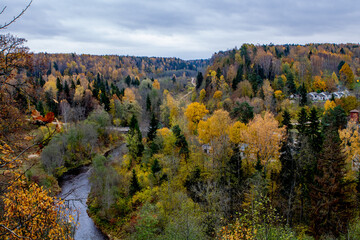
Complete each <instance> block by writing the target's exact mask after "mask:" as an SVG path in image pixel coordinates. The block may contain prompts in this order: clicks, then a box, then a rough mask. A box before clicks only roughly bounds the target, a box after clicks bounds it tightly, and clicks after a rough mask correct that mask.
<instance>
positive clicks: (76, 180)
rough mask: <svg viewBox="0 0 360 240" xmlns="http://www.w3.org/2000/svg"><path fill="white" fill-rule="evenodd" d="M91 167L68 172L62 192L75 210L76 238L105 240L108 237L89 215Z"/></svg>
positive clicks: (63, 196)
mask: <svg viewBox="0 0 360 240" xmlns="http://www.w3.org/2000/svg"><path fill="white" fill-rule="evenodd" d="M90 173H91V167H82V168H80V169H79V171H77V173H74V174H67V175H66V176H64V177H63V179H62V181H61V188H62V191H61V194H60V195H59V196H60V197H61V198H62V199H64V200H65V203H66V204H67V206H68V207H69V209H71V210H75V214H73V215H74V216H75V221H77V222H78V224H79V225H78V227H77V230H76V232H75V240H88V239H91V240H104V239H107V237H105V236H104V235H103V234H102V233H101V231H100V230H99V229H98V228H97V227H96V226H95V224H94V222H93V220H92V219H91V218H90V217H89V216H88V214H87V212H86V210H87V205H86V200H87V197H88V195H89V193H90V188H91V186H90V182H89V176H90Z"/></svg>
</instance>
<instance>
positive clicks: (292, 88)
mask: <svg viewBox="0 0 360 240" xmlns="http://www.w3.org/2000/svg"><path fill="white" fill-rule="evenodd" d="M286 78H287V81H286V87H287V89H288V91H289V94H294V93H296V86H295V83H294V74H293V73H292V72H291V71H290V72H289V73H288V74H287V76H286Z"/></svg>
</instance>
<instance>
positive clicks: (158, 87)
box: [152, 79, 160, 90]
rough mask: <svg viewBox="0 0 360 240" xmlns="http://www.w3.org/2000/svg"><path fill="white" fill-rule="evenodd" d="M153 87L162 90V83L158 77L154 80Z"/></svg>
mask: <svg viewBox="0 0 360 240" xmlns="http://www.w3.org/2000/svg"><path fill="white" fill-rule="evenodd" d="M152 87H153V88H154V89H156V90H160V83H159V81H158V80H157V79H155V80H154V82H153V84H152Z"/></svg>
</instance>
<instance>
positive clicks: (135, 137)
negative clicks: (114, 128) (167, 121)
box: [126, 115, 144, 159]
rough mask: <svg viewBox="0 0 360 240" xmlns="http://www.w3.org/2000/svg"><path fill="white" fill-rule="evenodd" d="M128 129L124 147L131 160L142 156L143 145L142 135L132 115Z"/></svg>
mask: <svg viewBox="0 0 360 240" xmlns="http://www.w3.org/2000/svg"><path fill="white" fill-rule="evenodd" d="M129 127H130V129H129V132H128V135H127V138H126V146H127V147H128V149H129V154H130V156H131V157H132V158H133V159H137V158H138V157H141V156H142V153H143V151H144V145H143V143H142V134H141V131H140V128H139V123H138V121H137V119H136V117H135V115H133V116H132V117H131V120H130V126H129Z"/></svg>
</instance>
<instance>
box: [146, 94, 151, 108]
mask: <svg viewBox="0 0 360 240" xmlns="http://www.w3.org/2000/svg"><path fill="white" fill-rule="evenodd" d="M146 111H147V112H150V111H151V100H150V96H149V94H148V95H146Z"/></svg>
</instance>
